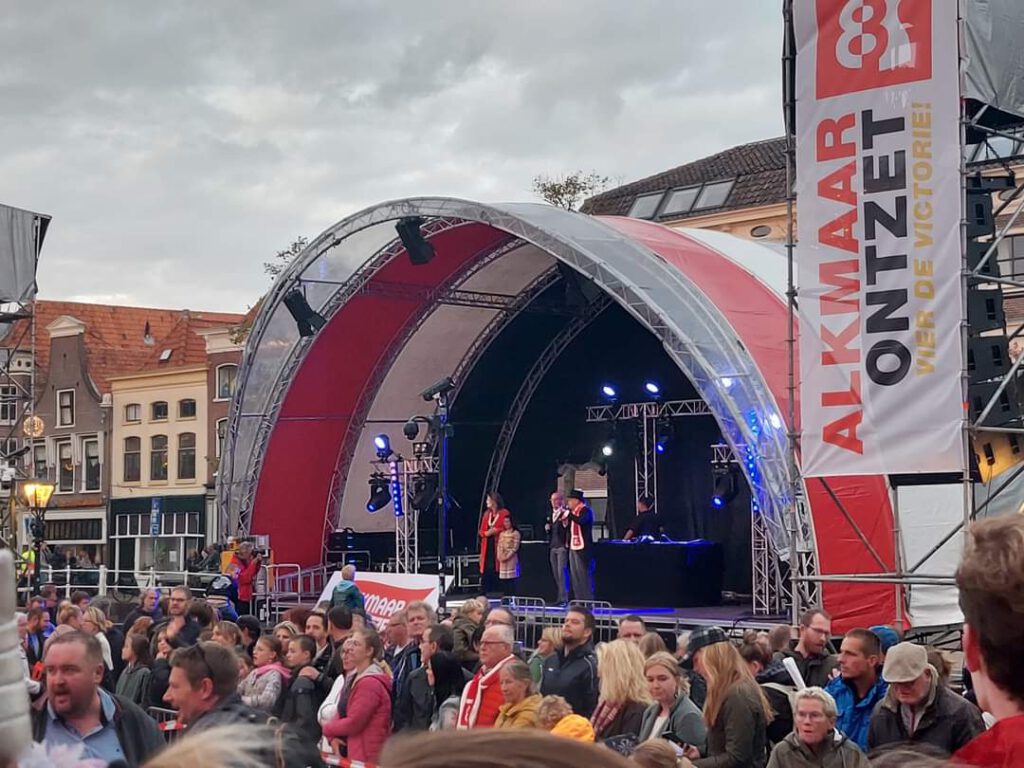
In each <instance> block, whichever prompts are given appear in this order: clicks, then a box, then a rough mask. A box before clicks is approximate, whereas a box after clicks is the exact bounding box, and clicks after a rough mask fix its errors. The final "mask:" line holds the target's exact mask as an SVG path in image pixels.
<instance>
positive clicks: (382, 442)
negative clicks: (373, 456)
mask: <svg viewBox="0 0 1024 768" xmlns="http://www.w3.org/2000/svg"><path fill="white" fill-rule="evenodd" d="M373 447H374V449H375V450H376V451H377V458H378V459H380V460H381V461H387V460H388V459H389V458H390V457H391V455H392V454H393V453H394V451H392V450H391V438H389V437H388V436H387V435H377V436H376V437H375V438H373Z"/></svg>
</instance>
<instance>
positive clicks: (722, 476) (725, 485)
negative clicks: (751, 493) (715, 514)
mask: <svg viewBox="0 0 1024 768" xmlns="http://www.w3.org/2000/svg"><path fill="white" fill-rule="evenodd" d="M737 493H739V488H737V487H736V475H735V473H734V472H733V471H732V470H731V469H729V470H726V471H725V472H722V473H719V474H716V475H715V490H714V492H713V493H712V495H711V506H712V507H714V508H715V509H722V508H723V507H725V505H726V504H728V503H729V502H730V501H732V500H733V499H735V498H736V494H737Z"/></svg>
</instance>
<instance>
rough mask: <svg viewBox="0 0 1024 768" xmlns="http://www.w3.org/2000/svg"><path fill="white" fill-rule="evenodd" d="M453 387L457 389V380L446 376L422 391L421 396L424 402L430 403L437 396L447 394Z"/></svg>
mask: <svg viewBox="0 0 1024 768" xmlns="http://www.w3.org/2000/svg"><path fill="white" fill-rule="evenodd" d="M453 389H455V382H454V381H453V380H452V377H451V376H445V377H444V378H443V379H441V380H440V381H435V382H434V383H433V384H431V385H430V386H429V387H427V388H426V389H424V390H423V391H422V392H420V397H422V398H423V400H424V402H427V403H429V402H430V401H431V400H433V399H434V398H436V397H440V396H441V395H447V394H448V393H449V392H451V391H452V390H453Z"/></svg>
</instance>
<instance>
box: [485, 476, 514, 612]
mask: <svg viewBox="0 0 1024 768" xmlns="http://www.w3.org/2000/svg"><path fill="white" fill-rule="evenodd" d="M508 516H509V511H508V510H507V509H505V501H504V500H503V499H502V498H501V494H499V493H498V492H497V491H491V492H490V493H488V494H487V507H486V509H484V513H483V515H481V516H480V576H481V578H480V587H481V589H482V590H483V592H484V594H492V593H495V592H497V591H498V590H499V582H498V536H499V535H500V534H501V532H502V531H503V530H505V518H506V517H508Z"/></svg>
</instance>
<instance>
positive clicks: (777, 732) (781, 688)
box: [761, 683, 796, 744]
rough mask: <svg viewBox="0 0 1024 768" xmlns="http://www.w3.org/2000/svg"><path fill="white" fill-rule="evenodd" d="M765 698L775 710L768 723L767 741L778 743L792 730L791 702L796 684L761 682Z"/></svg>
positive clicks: (794, 697)
mask: <svg viewBox="0 0 1024 768" xmlns="http://www.w3.org/2000/svg"><path fill="white" fill-rule="evenodd" d="M761 690H762V691H763V692H764V695H765V698H767V699H768V703H769V704H771V707H772V709H773V710H774V711H775V719H774V720H772V721H771V722H770V723H768V730H767V736H768V743H769V744H778V743H779V742H781V741H783V740H784V739H785V738H786V737H787V736H788V735H789V734H791V733H792V732H793V702H794V701H795V700H796V686H795V685H783V684H782V683H761Z"/></svg>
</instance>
